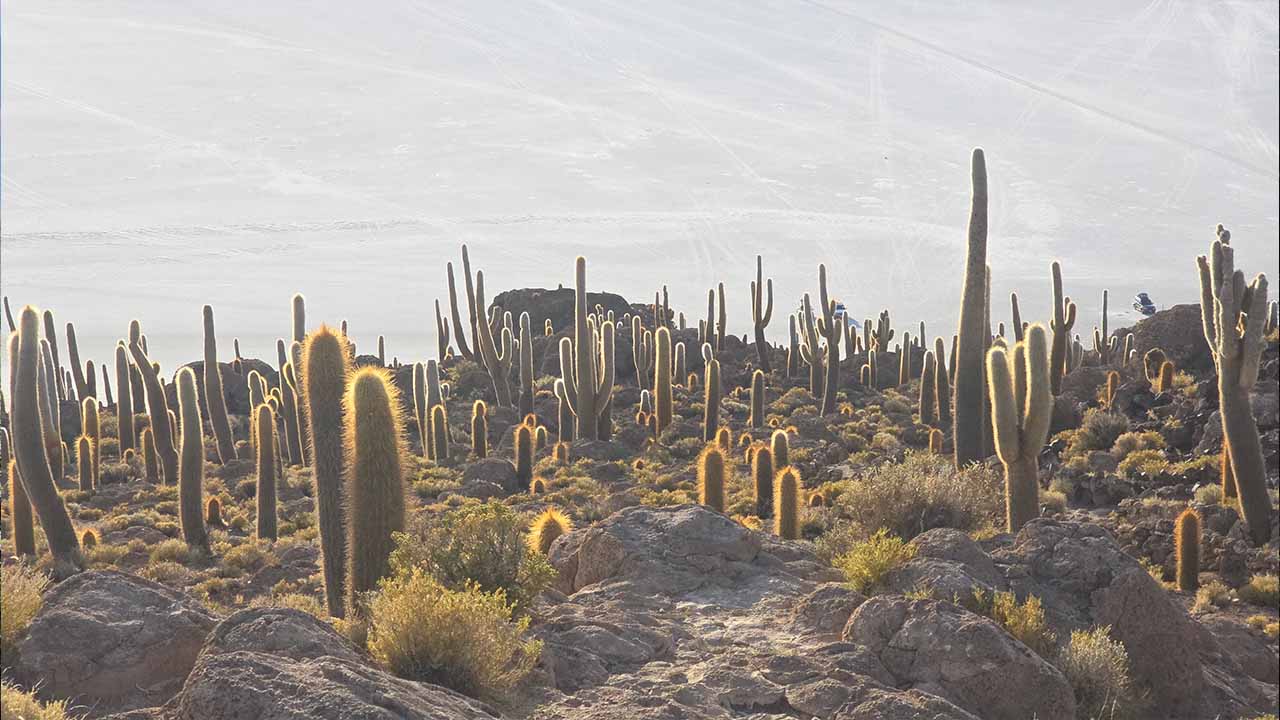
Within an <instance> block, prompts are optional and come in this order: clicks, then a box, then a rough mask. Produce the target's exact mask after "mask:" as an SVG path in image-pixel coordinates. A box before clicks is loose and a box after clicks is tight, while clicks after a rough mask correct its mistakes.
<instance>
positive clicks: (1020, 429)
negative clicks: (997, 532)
mask: <svg viewBox="0 0 1280 720" xmlns="http://www.w3.org/2000/svg"><path fill="white" fill-rule="evenodd" d="M987 372H988V375H989V377H990V379H991V382H990V385H991V406H992V428H993V430H994V432H995V443H996V453H997V454H998V455H999V457H1000V462H1001V463H1003V464H1004V471H1005V496H1006V509H1007V513H1006V515H1007V520H1008V531H1009V532H1017V531H1018V530H1019V529H1021V528H1022V526H1023V525H1025V524H1026V523H1027V522H1028V521H1030V520H1032V519H1034V518H1035V517H1037V516H1038V515H1039V514H1040V497H1039V490H1040V483H1039V481H1038V479H1037V471H1038V468H1037V463H1036V459H1037V457H1038V456H1039V454H1040V448H1041V447H1043V446H1044V441H1045V437H1046V436H1047V435H1048V433H1049V416H1050V414H1051V411H1052V409H1053V394H1052V392H1051V391H1050V389H1049V388H1050V384H1049V354H1048V343H1047V340H1046V337H1045V329H1044V327H1043V326H1041V325H1038V324H1037V325H1032V326H1030V327H1029V328H1027V333H1026V336H1025V338H1024V339H1023V341H1022V342H1020V343H1017V344H1016V345H1014V347H1013V352H1012V354H1011V355H1010V353H1008V352H1006V350H1005V349H1004V348H1000V347H993V348H992V349H991V351H990V352H989V353H987ZM959 427H960V423H959V422H957V423H956V428H957V430H958V429H959Z"/></svg>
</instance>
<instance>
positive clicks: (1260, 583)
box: [1236, 574, 1280, 608]
mask: <svg viewBox="0 0 1280 720" xmlns="http://www.w3.org/2000/svg"><path fill="white" fill-rule="evenodd" d="M1236 595H1238V596H1239V597H1240V599H1241V600H1243V601H1245V602H1247V603H1252V604H1254V605H1261V606H1262V607H1269V608H1276V606H1277V605H1280V576H1276V575H1267V574H1263V575H1254V576H1253V577H1251V578H1249V582H1248V583H1247V584H1245V585H1242V586H1240V588H1239V589H1238V590H1236Z"/></svg>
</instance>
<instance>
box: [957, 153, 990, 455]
mask: <svg viewBox="0 0 1280 720" xmlns="http://www.w3.org/2000/svg"><path fill="white" fill-rule="evenodd" d="M972 175H973V200H972V206H971V208H970V211H969V241H968V253H967V256H966V259H965V274H964V289H963V291H962V293H961V299H960V333H959V343H958V345H959V349H958V350H957V352H956V360H955V364H956V369H955V370H956V378H955V423H954V425H953V435H952V444H953V445H954V449H955V462H956V467H965V466H966V465H969V464H970V463H975V462H979V461H981V460H982V459H983V454H982V445H983V429H982V417H983V414H984V412H983V406H984V403H985V402H986V400H985V399H984V396H985V395H986V373H985V372H984V370H983V354H984V353H985V352H986V346H987V340H988V336H989V333H988V332H987V329H986V288H987V164H986V159H985V157H984V155H983V153H982V150H981V149H980V148H975V149H974V151H973V168H972Z"/></svg>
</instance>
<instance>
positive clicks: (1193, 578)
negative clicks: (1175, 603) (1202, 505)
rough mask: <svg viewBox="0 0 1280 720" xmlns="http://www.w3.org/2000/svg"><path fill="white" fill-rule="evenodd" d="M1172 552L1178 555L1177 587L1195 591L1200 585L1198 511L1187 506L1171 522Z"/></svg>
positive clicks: (1183, 590)
mask: <svg viewBox="0 0 1280 720" xmlns="http://www.w3.org/2000/svg"><path fill="white" fill-rule="evenodd" d="M1173 541H1174V552H1175V553H1176V554H1177V556H1178V589H1179V590H1181V591H1182V592H1195V591H1196V589H1197V588H1199V587H1200V513H1198V512H1196V511H1195V510H1194V509H1192V508H1187V509H1186V510H1183V511H1182V514H1181V515H1178V519H1177V520H1176V521H1175V522H1174V524H1173Z"/></svg>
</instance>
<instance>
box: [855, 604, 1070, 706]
mask: <svg viewBox="0 0 1280 720" xmlns="http://www.w3.org/2000/svg"><path fill="white" fill-rule="evenodd" d="M844 638H845V640H847V641H849V642H852V643H857V644H859V645H863V646H866V647H867V648H869V649H870V650H871V652H872V653H873V654H875V655H876V656H877V657H879V659H880V662H881V663H882V664H883V665H884V667H885V669H887V670H888V671H889V672H890V673H891V674H892V675H893V677H894V679H895V680H896V683H895V684H896V685H897V686H898V687H900V688H906V689H914V690H921V691H924V692H927V693H930V694H933V695H938V696H941V697H943V698H946V699H947V700H949V701H951V702H953V703H955V704H956V705H959V706H960V707H962V708H964V709H965V710H968V711H970V712H972V713H975V714H980V715H981V716H982V717H984V718H988V719H989V720H1025V718H1029V717H1035V718H1038V719H1039V720H1072V718H1074V717H1075V695H1074V694H1073V692H1072V689H1071V685H1070V684H1069V683H1068V682H1067V679H1066V678H1065V677H1064V676H1063V675H1062V673H1061V672H1059V671H1058V670H1057V669H1056V668H1055V667H1053V666H1052V665H1050V664H1049V663H1047V662H1045V661H1044V660H1043V659H1042V658H1041V657H1040V656H1039V655H1036V654H1035V653H1034V652H1032V651H1031V649H1030V648H1028V647H1027V646H1026V645H1023V644H1022V643H1021V642H1018V641H1017V640H1015V639H1014V638H1013V637H1012V636H1010V635H1009V634H1008V633H1006V632H1005V631H1004V630H1003V629H1001V628H1000V626H998V625H996V624H995V623H994V622H992V621H991V620H989V619H987V618H984V617H982V616H980V615H976V614H974V613H971V612H969V611H968V610H965V609H964V608H962V607H960V606H958V605H953V604H951V603H947V602H938V601H934V600H908V599H907V598H904V597H901V596H897V595H885V596H880V597H875V598H872V599H870V600H868V601H867V602H865V603H863V604H862V605H860V606H859V607H858V609H857V610H855V611H854V613H853V616H852V617H850V618H849V624H848V625H846V626H845V629H844Z"/></svg>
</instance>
